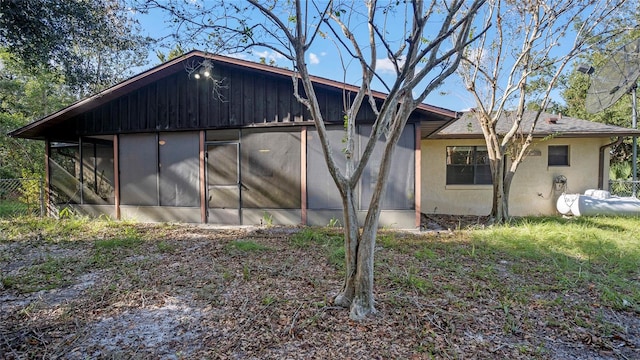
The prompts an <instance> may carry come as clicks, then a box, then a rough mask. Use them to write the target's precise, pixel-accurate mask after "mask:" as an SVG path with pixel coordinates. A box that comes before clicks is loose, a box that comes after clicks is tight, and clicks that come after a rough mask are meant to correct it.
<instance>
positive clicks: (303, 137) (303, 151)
mask: <svg viewBox="0 0 640 360" xmlns="http://www.w3.org/2000/svg"><path fill="white" fill-rule="evenodd" d="M300 210H301V216H300V221H301V223H302V225H307V127H306V126H303V127H302V131H301V132H300Z"/></svg>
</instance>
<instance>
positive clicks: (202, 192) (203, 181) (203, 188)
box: [200, 130, 207, 224]
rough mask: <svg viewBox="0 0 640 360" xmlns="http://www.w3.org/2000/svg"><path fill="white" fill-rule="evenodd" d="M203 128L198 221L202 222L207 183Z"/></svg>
mask: <svg viewBox="0 0 640 360" xmlns="http://www.w3.org/2000/svg"><path fill="white" fill-rule="evenodd" d="M204 135H205V133H204V130H200V221H202V223H203V224H206V223H207V183H206V169H207V163H206V158H205V151H206V149H205V146H204V139H205V137H204Z"/></svg>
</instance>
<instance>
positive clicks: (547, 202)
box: [421, 138, 610, 216]
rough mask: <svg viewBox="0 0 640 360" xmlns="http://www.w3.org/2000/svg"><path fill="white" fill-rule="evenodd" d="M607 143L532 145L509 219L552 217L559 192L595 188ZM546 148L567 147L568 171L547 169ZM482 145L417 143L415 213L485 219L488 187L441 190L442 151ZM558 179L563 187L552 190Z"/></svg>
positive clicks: (443, 186) (518, 177)
mask: <svg viewBox="0 0 640 360" xmlns="http://www.w3.org/2000/svg"><path fill="white" fill-rule="evenodd" d="M608 142H610V140H609V138H587V139H584V138H581V139H578V138H576V139H573V138H557V139H551V140H546V141H541V140H540V141H537V142H536V144H535V145H534V146H533V149H532V150H533V152H534V155H533V156H529V157H527V158H526V159H525V160H524V162H523V163H522V164H521V165H520V167H519V168H518V170H517V172H516V175H515V177H514V180H513V183H512V186H511V192H510V201H509V210H510V214H511V215H513V216H527V215H554V214H557V211H556V201H557V199H558V196H559V195H560V194H562V192H563V190H564V191H565V192H567V193H583V192H584V191H585V190H587V189H595V188H597V187H598V166H599V165H598V162H599V151H600V147H601V146H602V145H604V144H607V143H608ZM549 145H568V146H569V166H547V154H548V153H547V149H548V146H549ZM447 146H484V140H483V139H470V140H455V139H447V140H429V139H427V140H422V142H421V149H422V159H421V165H422V182H421V186H422V188H421V209H422V212H423V213H427V214H430V213H431V214H453V215H488V214H489V212H490V210H491V197H492V187H491V185H446V147H447ZM608 164H609V153H608V149H607V150H605V158H604V171H603V172H604V184H605V186H606V184H607V183H608V180H609V177H608V174H609V165H608ZM559 175H563V176H565V177H566V179H567V183H566V188H565V189H559V188H556V187H555V186H554V179H555V178H556V177H557V176H559Z"/></svg>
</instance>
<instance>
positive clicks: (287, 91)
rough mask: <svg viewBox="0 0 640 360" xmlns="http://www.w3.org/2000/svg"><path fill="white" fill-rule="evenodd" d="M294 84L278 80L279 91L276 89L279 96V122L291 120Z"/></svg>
mask: <svg viewBox="0 0 640 360" xmlns="http://www.w3.org/2000/svg"><path fill="white" fill-rule="evenodd" d="M291 87H292V85H291V83H289V85H288V86H287V84H286V83H285V82H278V86H277V91H275V93H276V96H277V97H278V100H277V101H278V122H284V121H290V119H291V98H292V97H293V93H292V89H291Z"/></svg>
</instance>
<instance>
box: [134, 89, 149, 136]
mask: <svg viewBox="0 0 640 360" xmlns="http://www.w3.org/2000/svg"><path fill="white" fill-rule="evenodd" d="M147 93H148V92H147V91H145V92H138V93H137V96H136V104H137V105H136V106H137V107H138V124H140V129H145V130H148V129H149V128H151V127H150V126H149V114H148V112H149V103H148V101H147Z"/></svg>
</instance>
